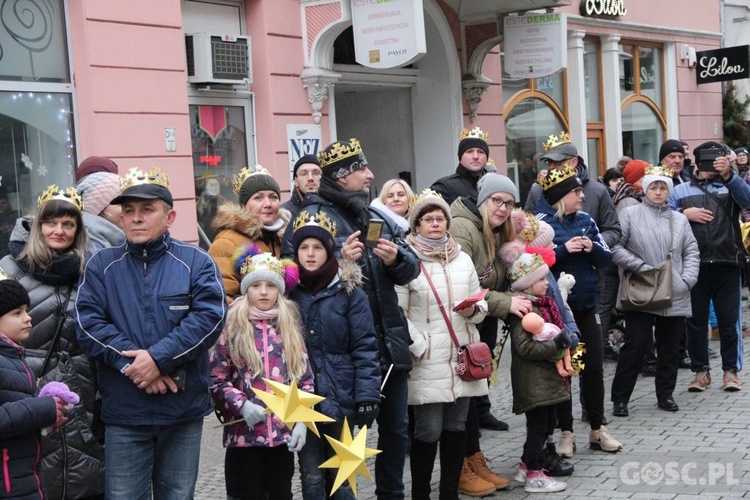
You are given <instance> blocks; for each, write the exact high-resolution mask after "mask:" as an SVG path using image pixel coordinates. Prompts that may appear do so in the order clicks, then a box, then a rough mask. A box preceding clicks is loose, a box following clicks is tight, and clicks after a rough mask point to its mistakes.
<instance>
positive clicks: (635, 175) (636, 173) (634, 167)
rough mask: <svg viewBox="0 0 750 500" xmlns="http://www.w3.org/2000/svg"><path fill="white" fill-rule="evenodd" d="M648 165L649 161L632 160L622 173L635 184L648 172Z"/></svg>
mask: <svg viewBox="0 0 750 500" xmlns="http://www.w3.org/2000/svg"><path fill="white" fill-rule="evenodd" d="M680 151H682V146H680ZM667 154H669V153H667ZM665 156H666V155H665ZM648 165H649V163H648V162H647V161H643V160H630V161H629V162H627V163H626V164H625V168H624V169H622V175H624V176H625V182H627V183H628V184H632V185H633V186H635V185H636V184H637V183H639V181H640V180H641V178H642V177H643V176H644V175H645V174H646V167H648Z"/></svg>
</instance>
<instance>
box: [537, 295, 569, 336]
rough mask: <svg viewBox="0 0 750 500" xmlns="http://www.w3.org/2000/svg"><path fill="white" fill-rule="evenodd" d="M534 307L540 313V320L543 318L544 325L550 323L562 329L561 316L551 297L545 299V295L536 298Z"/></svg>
mask: <svg viewBox="0 0 750 500" xmlns="http://www.w3.org/2000/svg"><path fill="white" fill-rule="evenodd" d="M536 305H537V307H538V308H539V311H540V312H541V313H542V318H544V321H545V322H546V323H552V324H553V325H555V326H557V327H558V328H562V327H563V320H562V315H561V314H560V310H559V309H558V308H557V304H555V300H554V299H553V298H552V297H547V296H546V295H544V296H542V297H537V300H536Z"/></svg>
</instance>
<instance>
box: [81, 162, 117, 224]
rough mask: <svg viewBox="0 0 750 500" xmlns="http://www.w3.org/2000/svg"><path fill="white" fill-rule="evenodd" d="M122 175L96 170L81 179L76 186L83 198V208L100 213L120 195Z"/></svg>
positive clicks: (93, 212)
mask: <svg viewBox="0 0 750 500" xmlns="http://www.w3.org/2000/svg"><path fill="white" fill-rule="evenodd" d="M120 180H121V177H120V176H119V175H117V174H113V173H110V172H95V173H93V174H89V175H87V176H86V177H84V178H83V179H81V180H80V181H78V185H77V186H76V188H77V189H78V194H80V195H81V197H82V198H83V209H84V210H85V211H86V212H88V213H90V214H94V215H99V214H100V213H102V211H104V209H105V208H107V206H108V205H109V204H110V203H112V200H114V199H115V198H117V197H118V196H119V195H120Z"/></svg>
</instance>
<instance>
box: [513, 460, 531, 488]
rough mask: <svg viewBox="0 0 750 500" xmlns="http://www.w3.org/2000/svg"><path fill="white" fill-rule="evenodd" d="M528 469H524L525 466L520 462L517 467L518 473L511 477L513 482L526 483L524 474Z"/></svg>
mask: <svg viewBox="0 0 750 500" xmlns="http://www.w3.org/2000/svg"><path fill="white" fill-rule="evenodd" d="M528 472H529V468H528V467H526V464H525V463H523V462H521V465H519V466H518V471H517V472H516V475H515V476H513V481H515V482H517V483H525V482H526V474H528Z"/></svg>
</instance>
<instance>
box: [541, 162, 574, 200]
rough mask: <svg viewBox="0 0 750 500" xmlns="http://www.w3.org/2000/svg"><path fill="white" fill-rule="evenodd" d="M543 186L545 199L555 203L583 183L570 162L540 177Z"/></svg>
mask: <svg viewBox="0 0 750 500" xmlns="http://www.w3.org/2000/svg"><path fill="white" fill-rule="evenodd" d="M539 184H541V186H542V190H543V191H542V192H543V194H544V199H545V200H547V203H549V204H550V205H554V204H555V203H557V202H558V201H560V200H562V198H563V196H565V195H566V194H568V193H569V192H571V191H572V190H574V189H575V188H577V187H578V186H580V185H581V179H579V178H578V176H577V175H576V171H575V169H574V168H573V167H571V166H570V165H569V164H567V163H566V164H565V165H564V166H563V168H561V169H554V170H548V171H547V175H545V176H544V177H542V178H540V179H539Z"/></svg>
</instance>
